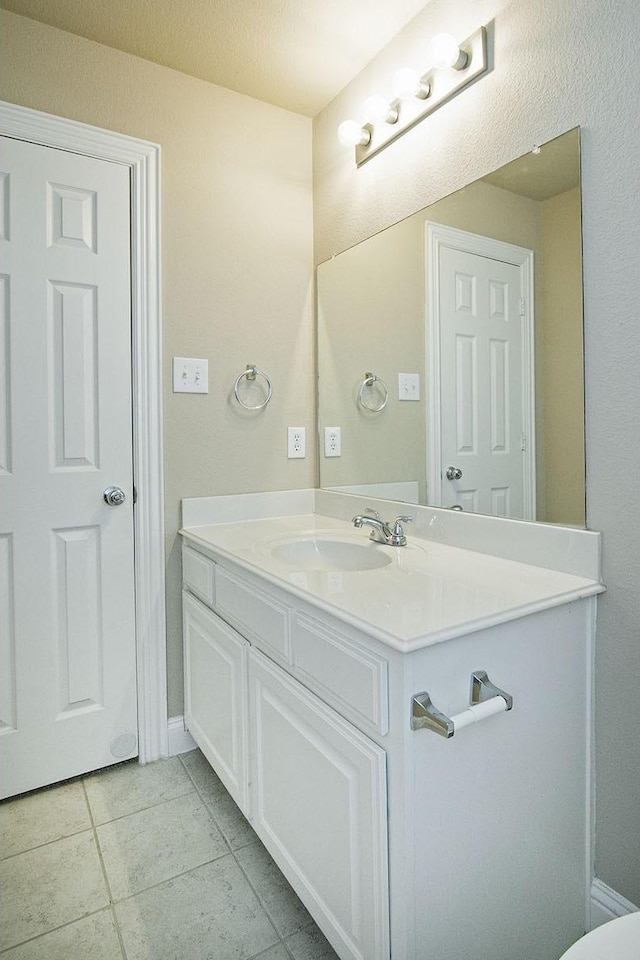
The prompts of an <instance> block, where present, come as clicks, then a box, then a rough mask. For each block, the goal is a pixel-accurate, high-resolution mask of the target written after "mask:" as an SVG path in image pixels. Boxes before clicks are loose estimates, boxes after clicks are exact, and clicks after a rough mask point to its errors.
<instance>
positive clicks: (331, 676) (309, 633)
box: [293, 614, 389, 735]
mask: <svg viewBox="0 0 640 960" xmlns="http://www.w3.org/2000/svg"><path fill="white" fill-rule="evenodd" d="M293 639H294V643H293V648H294V665H295V671H296V675H297V676H298V677H299V678H300V680H302V682H303V683H304V684H305V685H306V686H307V687H309V689H311V690H313V691H314V692H315V693H317V694H318V695H319V696H320V697H322V699H323V700H325V701H326V702H327V703H329V704H331V706H333V707H335V709H336V710H338V712H339V713H341V714H342V716H343V717H346V718H347V719H349V720H351V721H352V722H353V723H355V724H356V725H358V724H362V723H364V724H365V725H366V726H373V727H374V729H375V730H377V731H378V732H379V733H381V734H382V735H384V734H386V733H388V731H389V682H388V672H389V671H388V664H387V661H386V660H384V659H383V658H382V657H379V656H377V655H376V654H375V653H372V652H371V651H369V650H365V649H364V648H363V647H361V646H359V645H356V644H355V643H353V642H352V641H351V640H349V638H348V637H346V636H344V635H343V634H341V633H339V632H338V631H336V630H333V629H330V628H329V627H327V626H325V625H324V624H323V623H320V622H319V621H318V620H314V619H313V617H308V616H306V615H304V614H297V615H296V617H295V620H294V627H293Z"/></svg>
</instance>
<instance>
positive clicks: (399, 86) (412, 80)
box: [393, 67, 429, 100]
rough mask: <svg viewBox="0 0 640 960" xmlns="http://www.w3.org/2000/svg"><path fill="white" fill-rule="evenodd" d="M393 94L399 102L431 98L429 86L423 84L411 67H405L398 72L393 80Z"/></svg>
mask: <svg viewBox="0 0 640 960" xmlns="http://www.w3.org/2000/svg"><path fill="white" fill-rule="evenodd" d="M393 92H394V94H395V95H396V97H398V99H399V100H410V99H411V98H412V97H418V98H419V99H420V100H426V98H427V97H428V96H429V84H428V83H423V82H422V80H421V79H420V77H419V76H418V74H417V73H416V71H415V70H412V69H411V67H404V68H403V69H402V70H398V72H397V73H396V74H395V76H394V78H393Z"/></svg>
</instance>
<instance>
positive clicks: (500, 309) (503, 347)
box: [438, 245, 528, 518]
mask: <svg viewBox="0 0 640 960" xmlns="http://www.w3.org/2000/svg"><path fill="white" fill-rule="evenodd" d="M438 289H439V295H440V296H439V304H438V309H439V321H440V363H441V383H442V390H441V400H440V411H441V413H440V415H441V433H442V491H443V493H442V501H443V506H451V505H452V504H459V505H460V506H462V507H463V509H465V510H472V511H474V512H480V513H488V514H493V515H494V516H509V517H518V518H523V517H526V516H527V509H528V508H527V506H526V503H525V486H526V482H525V469H526V465H527V464H526V458H525V456H524V451H525V442H526V436H525V430H524V422H523V391H524V390H525V389H527V385H526V384H525V383H524V382H523V379H524V377H525V376H526V372H525V370H524V367H523V330H522V316H521V315H522V310H521V303H522V289H521V271H520V267H519V266H516V265H515V264H511V263H505V262H503V261H501V260H497V259H493V258H491V257H488V256H481V255H479V254H477V253H470V252H468V251H466V250H458V249H455V248H453V247H448V246H446V245H442V246H441V247H440V252H439V260H438ZM449 466H454V467H456V468H459V470H461V471H462V476H461V477H454V478H453V479H452V478H450V477H447V476H446V470H447V467H449Z"/></svg>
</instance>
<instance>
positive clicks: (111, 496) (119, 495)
mask: <svg viewBox="0 0 640 960" xmlns="http://www.w3.org/2000/svg"><path fill="white" fill-rule="evenodd" d="M102 496H103V497H104V502H105V503H108V504H109V506H110V507H119V506H120V504H121V503H124V502H125V500H126V499H127V497H126V494H125V492H124V490H123V489H122V487H107V489H106V490H104V491H103V493H102Z"/></svg>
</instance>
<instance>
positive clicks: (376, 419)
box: [317, 219, 426, 503]
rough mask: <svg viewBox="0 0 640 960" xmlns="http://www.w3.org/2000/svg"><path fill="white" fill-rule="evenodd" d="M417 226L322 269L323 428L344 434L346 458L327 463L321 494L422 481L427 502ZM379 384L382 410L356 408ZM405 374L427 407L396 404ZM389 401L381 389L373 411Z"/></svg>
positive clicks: (409, 224)
mask: <svg viewBox="0 0 640 960" xmlns="http://www.w3.org/2000/svg"><path fill="white" fill-rule="evenodd" d="M422 232H423V231H422V224H421V223H420V222H418V221H417V220H415V219H410V220H406V221H404V223H401V224H397V225H396V226H395V227H394V229H393V230H390V231H385V232H384V233H381V234H378V235H377V236H375V237H371V238H370V239H369V240H367V241H365V242H364V243H361V244H359V245H358V246H356V247H353V248H352V249H351V250H347V251H345V253H343V254H341V255H340V256H339V257H336V258H335V259H334V260H329V261H328V262H327V263H324V264H322V265H321V266H320V267H319V268H318V278H317V283H318V377H319V382H318V386H319V391H318V393H319V403H318V422H319V427H320V431H321V437H322V436H323V433H322V431H323V429H324V427H325V426H339V427H340V428H341V430H342V455H341V456H340V457H339V458H337V457H336V458H325V457H324V456H323V454H322V452H321V455H320V483H321V486H323V487H332V486H340V485H350V484H367V483H390V482H394V481H398V480H400V481H415V482H416V483H418V485H419V495H420V502H421V503H424V502H425V493H426V459H425V421H424V410H425V403H424V394H425V389H426V387H425V381H424V255H423V240H422ZM369 371H370V372H372V373H374V374H375V375H376V376H378V377H381V378H382V379H383V380H384V381H385V383H386V385H387V388H388V391H389V397H388V402H387V405H386V407H385V409H384V410H382V411H381V412H380V413H370V412H368V411H366V410H362V408H361V406H360V405H359V404H358V391H359V388H360V385H361V384H362V381H363V379H364V375H365V373H366V372H369ZM398 373H418V374H419V375H420V382H421V387H422V399H421V401H420V402H419V403H416V402H413V401H409V402H400V401H399V400H398ZM383 400H384V391H382V390H381V389H380V387H375V388H374V389H373V390H371V391H369V390H367V391H366V394H365V402H366V403H367V404H368V405H369V406H377V405H379V404H380V403H382V402H383Z"/></svg>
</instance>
